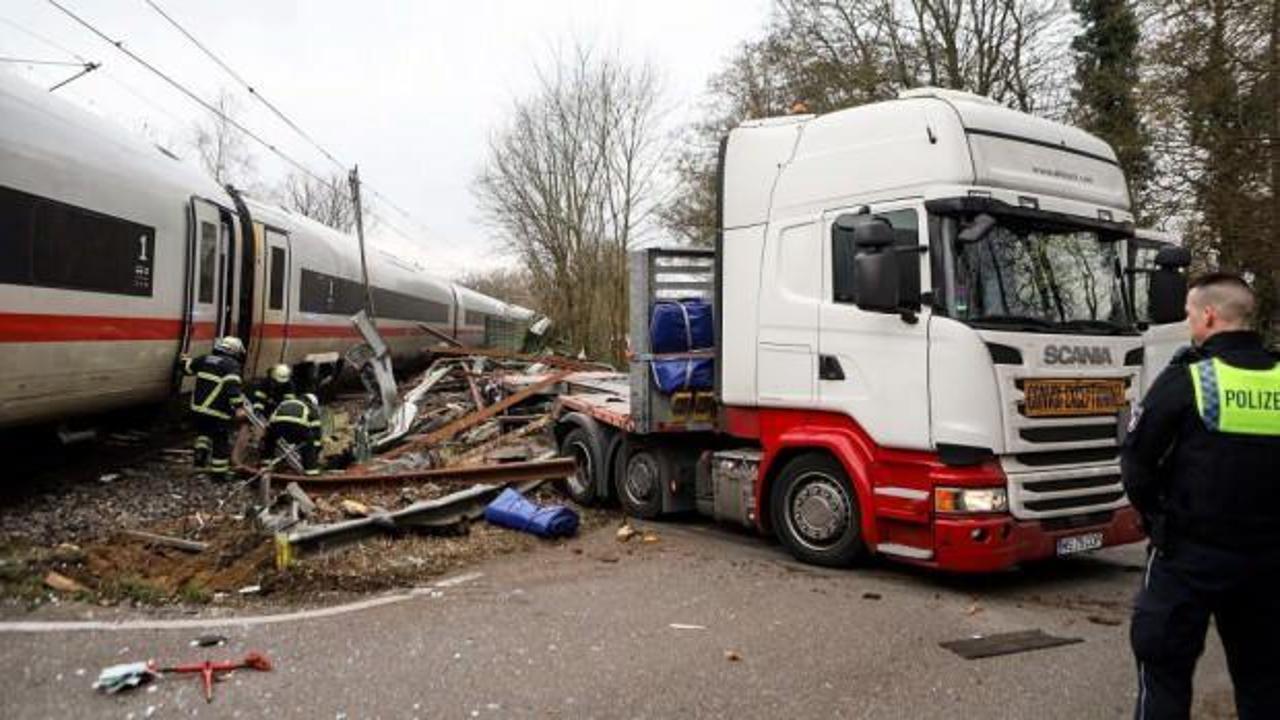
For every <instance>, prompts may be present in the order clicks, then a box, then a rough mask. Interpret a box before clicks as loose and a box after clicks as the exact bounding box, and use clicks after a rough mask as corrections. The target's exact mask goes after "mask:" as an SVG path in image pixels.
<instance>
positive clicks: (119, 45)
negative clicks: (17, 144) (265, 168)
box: [11, 0, 457, 267]
mask: <svg viewBox="0 0 1280 720" xmlns="http://www.w3.org/2000/svg"><path fill="white" fill-rule="evenodd" d="M47 2H48V3H49V4H50V5H53V6H54V7H55V8H57V9H58V10H59V11H61V12H62V13H63V14H64V15H66V16H67V17H69V18H71V19H72V20H74V21H75V22H76V23H77V24H79V25H80V26H82V27H84V28H85V29H86V30H88V31H89V32H91V33H93V34H94V35H95V36H97V37H98V38H99V39H101V40H102V41H103V42H105V43H107V44H109V45H111V46H112V47H114V48H116V50H118V51H120V52H121V53H123V54H124V55H125V56H126V57H128V58H129V59H130V60H133V61H134V62H136V63H138V64H139V65H141V66H142V67H144V68H145V69H146V70H148V71H149V72H150V73H152V74H153V75H155V76H156V77H158V78H160V79H161V80H163V81H164V82H165V83H166V84H168V85H169V86H170V87H172V88H173V89H175V90H177V91H178V92H180V93H182V94H183V95H185V96H186V97H187V98H189V99H190V100H192V101H193V102H195V103H196V104H198V105H199V106H200V107H202V108H204V109H205V110H206V111H208V112H209V113H211V114H212V115H214V116H215V117H217V118H219V119H220V120H222V121H223V122H225V123H227V125H229V126H230V127H232V128H234V129H235V130H237V131H239V132H241V133H243V134H244V135H245V136H247V137H249V138H250V139H251V140H253V141H254V142H256V143H257V144H259V145H261V146H262V147H264V148H266V149H267V150H268V151H269V152H271V153H272V154H273V155H275V156H276V157H278V158H280V159H281V160H283V161H284V162H285V163H287V164H288V165H290V166H292V167H293V168H295V169H297V170H298V171H299V172H301V173H302V174H304V175H306V176H307V177H309V178H311V179H312V180H314V181H316V182H318V183H320V184H322V185H325V186H327V187H329V188H331V189H332V190H334V191H335V192H342V190H341V189H340V188H339V186H338V185H337V183H335V182H334V181H332V180H331V179H330V178H325V177H322V176H321V175H319V174H317V173H316V172H314V171H313V170H311V169H310V168H309V167H307V166H306V165H305V164H304V163H302V162H300V161H299V160H297V159H295V158H293V157H292V156H290V155H289V154H287V153H285V152H284V151H283V150H281V149H280V148H278V147H276V145H275V144H273V143H271V142H269V141H267V140H266V139H264V138H263V137H262V136H260V135H259V134H257V133H255V132H254V131H252V130H250V129H249V128H247V127H245V126H244V124H242V123H240V122H239V121H237V120H236V119H235V118H233V117H231V116H230V115H227V114H226V113H225V112H223V111H222V110H221V109H219V108H218V107H216V106H214V105H213V104H212V103H210V102H209V101H207V100H205V99H204V98H202V97H200V96H199V95H197V94H196V93H195V92H193V91H192V90H190V89H189V88H187V87H186V86H185V85H183V84H182V83H180V82H178V81H177V80H175V79H174V78H173V77H171V76H170V75H168V74H167V73H165V72H164V71H163V70H161V69H160V68H158V67H156V66H155V65H153V64H152V63H150V62H148V61H147V60H145V59H144V58H142V57H141V56H139V55H138V54H137V53H135V52H133V51H132V50H130V49H129V48H127V47H125V44H124V41H123V40H116V39H113V38H111V37H110V36H109V35H107V34H106V33H104V32H103V31H101V30H99V29H98V28H97V27H96V26H95V25H93V24H92V23H90V22H89V21H87V20H85V19H84V18H82V17H81V16H79V15H78V14H76V13H75V12H74V11H72V10H70V9H69V8H67V7H66V6H65V5H63V4H62V3H60V2H58V0H47ZM11 24H12V23H11ZM33 36H34V35H33ZM67 52H70V51H67ZM72 54H73V55H74V53H72ZM76 57H79V56H78V55H77V56H76ZM254 96H255V97H258V98H259V99H262V98H261V95H260V94H259V93H254ZM264 102H265V101H264ZM326 155H327V157H329V159H330V160H332V161H333V162H334V163H335V164H337V165H338V166H339V167H344V166H343V165H342V163H341V162H340V161H338V160H337V159H336V158H333V157H332V155H331V154H328V153H326ZM362 184H363V185H365V186H366V187H368V189H369V191H370V193H371V194H373V195H374V196H376V197H378V198H379V199H380V200H382V201H383V202H384V203H386V204H387V205H388V206H389V207H392V208H393V209H395V210H396V211H397V212H400V213H401V214H404V215H405V216H406V217H408V218H409V219H411V220H415V222H416V219H415V218H413V216H412V215H410V214H409V213H408V211H406V210H404V209H403V208H400V207H399V206H397V205H395V204H394V203H391V202H390V201H389V200H387V199H386V197H385V195H383V194H382V193H380V192H378V191H377V190H376V189H375V188H373V187H371V186H369V185H368V183H364V182H363V181H362ZM369 214H370V215H372V216H373V217H374V218H375V219H376V220H377V221H378V224H379V225H382V226H385V227H387V228H388V229H390V230H391V231H393V232H395V233H396V234H398V235H400V236H401V237H403V238H405V239H406V240H409V241H410V242H414V241H416V240H419V239H421V238H415V237H414V235H413V234H411V233H408V232H405V231H404V230H402V229H401V228H399V227H398V226H397V225H395V224H394V223H391V222H390V221H388V220H387V219H386V218H385V217H383V216H381V215H380V214H378V213H375V212H372V210H371V211H370V213H369ZM419 224H420V223H419ZM424 228H425V226H424ZM445 262H446V263H447V264H449V265H454V266H455V267H457V265H456V263H453V262H452V261H449V260H446V261H445Z"/></svg>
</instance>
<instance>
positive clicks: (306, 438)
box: [263, 393, 322, 475]
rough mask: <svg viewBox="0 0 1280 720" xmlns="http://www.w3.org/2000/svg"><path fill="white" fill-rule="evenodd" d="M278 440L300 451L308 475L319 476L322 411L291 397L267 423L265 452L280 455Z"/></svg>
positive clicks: (286, 396)
mask: <svg viewBox="0 0 1280 720" xmlns="http://www.w3.org/2000/svg"><path fill="white" fill-rule="evenodd" d="M279 440H284V441H285V442H287V443H289V444H291V445H293V446H294V447H295V448H296V449H297V450H298V454H299V455H300V456H302V467H303V470H304V471H305V472H306V474H307V475H317V474H319V473H320V444H321V441H322V430H321V424H320V408H318V407H316V406H315V405H314V404H312V403H311V402H310V401H308V400H306V399H304V398H299V397H297V396H295V395H293V394H292V393H290V394H287V395H285V396H284V398H283V399H282V400H281V401H280V402H279V404H277V405H276V409H275V412H273V413H271V420H270V421H269V422H268V423H267V433H266V435H265V437H264V438H263V446H264V450H265V451H266V452H267V453H272V454H274V453H275V452H277V451H278V447H277V445H278V441H279Z"/></svg>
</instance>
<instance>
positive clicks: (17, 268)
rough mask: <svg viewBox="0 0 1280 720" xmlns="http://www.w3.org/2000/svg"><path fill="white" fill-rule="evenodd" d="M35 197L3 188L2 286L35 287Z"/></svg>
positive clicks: (0, 216)
mask: <svg viewBox="0 0 1280 720" xmlns="http://www.w3.org/2000/svg"><path fill="white" fill-rule="evenodd" d="M32 197H33V196H31V195H27V194H26V193H19V192H15V191H13V190H9V189H8V188H0V283H7V284H10V285H30V284H31V238H32V237H33V236H34V235H35V222H36V206H35V203H34V202H32V201H31V198H32Z"/></svg>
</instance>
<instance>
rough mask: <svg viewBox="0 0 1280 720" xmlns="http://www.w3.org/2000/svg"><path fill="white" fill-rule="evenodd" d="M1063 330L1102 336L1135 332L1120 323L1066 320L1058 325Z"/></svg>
mask: <svg viewBox="0 0 1280 720" xmlns="http://www.w3.org/2000/svg"><path fill="white" fill-rule="evenodd" d="M1059 327H1061V328H1062V329H1064V330H1079V331H1082V332H1088V333H1101V334H1103V335H1128V334H1130V333H1133V332H1135V331H1134V330H1133V328H1129V327H1125V326H1124V325H1121V324H1120V323H1115V322H1111V321H1110V320H1086V319H1081V320H1067V321H1066V322H1064V323H1062V324H1061V325H1059Z"/></svg>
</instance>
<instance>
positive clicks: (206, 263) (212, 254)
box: [196, 222, 218, 303]
mask: <svg viewBox="0 0 1280 720" xmlns="http://www.w3.org/2000/svg"><path fill="white" fill-rule="evenodd" d="M217 263H218V228H217V226H215V225H214V224H213V223H209V222H202V223H200V285H199V289H198V291H197V293H196V302H202V303H211V302H213V275H214V271H215V270H217Z"/></svg>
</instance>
